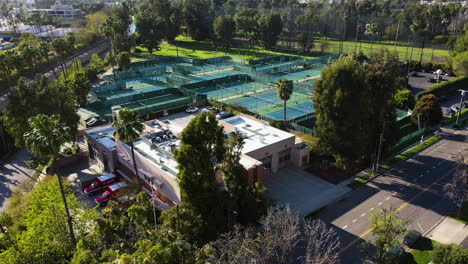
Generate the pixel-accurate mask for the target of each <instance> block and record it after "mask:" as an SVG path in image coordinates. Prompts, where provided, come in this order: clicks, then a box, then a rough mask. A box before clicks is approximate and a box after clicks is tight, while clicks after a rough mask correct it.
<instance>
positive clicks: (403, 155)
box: [348, 136, 442, 189]
mask: <svg viewBox="0 0 468 264" xmlns="http://www.w3.org/2000/svg"><path fill="white" fill-rule="evenodd" d="M441 138H442V137H440V136H434V137H431V138H429V139H428V140H426V141H424V142H423V143H421V144H419V145H417V146H414V147H413V148H411V149H408V150H407V151H405V152H403V153H401V154H399V155H397V156H395V157H394V158H393V159H391V160H389V161H388V162H386V163H385V164H383V165H381V166H380V167H379V169H378V171H377V172H370V173H367V174H366V175H364V176H361V177H359V178H357V179H355V180H354V181H353V182H351V183H350V184H348V187H350V188H352V189H356V188H358V187H359V186H361V185H362V184H365V183H366V182H368V181H369V180H370V179H372V178H373V177H375V176H377V175H379V174H382V173H384V172H385V171H387V170H389V169H391V168H392V167H393V166H395V165H396V164H398V163H399V162H401V161H404V160H407V159H408V158H410V157H411V156H413V155H414V154H416V153H418V152H420V151H422V150H424V149H426V148H428V147H429V146H431V145H433V144H434V143H436V142H437V141H439V140H440V139H441Z"/></svg>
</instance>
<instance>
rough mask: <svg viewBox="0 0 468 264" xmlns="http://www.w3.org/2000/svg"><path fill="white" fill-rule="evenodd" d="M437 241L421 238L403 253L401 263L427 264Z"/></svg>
mask: <svg viewBox="0 0 468 264" xmlns="http://www.w3.org/2000/svg"><path fill="white" fill-rule="evenodd" d="M437 244H439V242H437V241H434V240H431V239H429V238H423V239H421V240H420V241H419V242H418V243H417V244H416V246H415V248H413V249H412V250H411V251H410V252H408V253H407V254H405V255H404V256H403V257H402V258H401V260H400V263H401V264H427V263H429V261H431V259H432V256H431V253H432V250H434V247H435V246H436V245H437Z"/></svg>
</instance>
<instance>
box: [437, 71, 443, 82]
mask: <svg viewBox="0 0 468 264" xmlns="http://www.w3.org/2000/svg"><path fill="white" fill-rule="evenodd" d="M436 74H437V83H439V80H440V75H441V74H442V70H441V69H438V70H437V71H436Z"/></svg>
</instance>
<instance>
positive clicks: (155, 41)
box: [135, 4, 166, 54]
mask: <svg viewBox="0 0 468 264" xmlns="http://www.w3.org/2000/svg"><path fill="white" fill-rule="evenodd" d="M155 8H156V6H155V5H152V4H142V5H141V6H140V7H139V12H138V13H137V15H136V17H135V18H136V31H137V37H136V40H137V42H138V43H139V44H141V45H143V47H145V48H147V49H148V52H149V53H150V54H152V53H153V50H159V44H160V43H161V40H162V39H163V37H164V35H165V34H164V32H165V29H166V28H165V24H164V21H163V19H162V18H161V17H159V16H157V13H156V11H155Z"/></svg>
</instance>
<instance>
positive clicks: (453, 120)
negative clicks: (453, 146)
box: [442, 109, 468, 126]
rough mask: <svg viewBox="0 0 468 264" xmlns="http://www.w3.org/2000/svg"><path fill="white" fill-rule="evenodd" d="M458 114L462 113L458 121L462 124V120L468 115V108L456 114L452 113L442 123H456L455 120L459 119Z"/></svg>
mask: <svg viewBox="0 0 468 264" xmlns="http://www.w3.org/2000/svg"><path fill="white" fill-rule="evenodd" d="M458 115H460V119H459V122H458V123H459V124H460V122H461V121H462V119H463V118H464V117H466V116H468V109H465V110H463V111H461V112H459V113H456V114H454V115H452V116H451V117H450V118H449V119H447V120H444V121H443V122H442V124H443V125H445V126H446V125H450V124H452V123H455V122H456V121H457V117H458ZM457 126H458V125H457Z"/></svg>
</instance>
